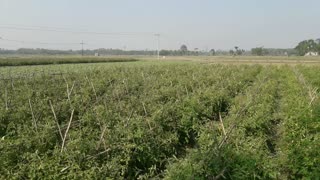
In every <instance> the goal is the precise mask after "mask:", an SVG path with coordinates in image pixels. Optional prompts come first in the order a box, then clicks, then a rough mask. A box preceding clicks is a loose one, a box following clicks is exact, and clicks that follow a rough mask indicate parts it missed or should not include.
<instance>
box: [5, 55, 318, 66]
mask: <svg viewBox="0 0 320 180" xmlns="http://www.w3.org/2000/svg"><path fill="white" fill-rule="evenodd" d="M133 61H160V62H163V61H164V62H171V61H174V62H176V61H182V62H200V63H218V64H293V65H295V64H305V65H317V64H320V57H318V56H316V57H300V56H291V57H286V56H235V57H233V56H168V57H165V58H163V57H161V58H160V60H158V59H157V57H156V56H100V57H94V56H85V57H81V56H21V57H20V56H7V57H4V56H3V57H0V66H24V65H50V64H79V63H104V62H133Z"/></svg>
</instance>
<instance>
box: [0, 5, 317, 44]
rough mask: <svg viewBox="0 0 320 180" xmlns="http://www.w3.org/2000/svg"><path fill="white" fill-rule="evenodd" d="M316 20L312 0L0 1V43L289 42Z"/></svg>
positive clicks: (310, 30)
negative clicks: (158, 35) (157, 35)
mask: <svg viewBox="0 0 320 180" xmlns="http://www.w3.org/2000/svg"><path fill="white" fill-rule="evenodd" d="M319 18H320V1H319V0H241V1H240V0H197V1H196V0H90V1H89V0H54V1H53V0H0V37H1V38H2V39H0V48H5V49H17V48H22V47H24V48H47V49H80V48H81V45H80V42H82V41H83V42H84V43H85V44H84V47H85V48H86V49H96V48H117V49H125V50H145V49H150V50H151V49H157V45H158V41H157V37H156V36H155V34H158V33H159V34H160V38H159V39H160V49H179V47H180V46H181V45H182V44H186V45H187V47H188V48H189V49H191V50H192V49H194V48H199V49H200V50H210V49H212V48H214V49H216V50H218V49H221V50H229V49H232V48H233V47H234V46H239V47H240V48H242V49H251V48H253V47H260V46H264V47H267V48H293V47H295V46H296V45H297V43H298V42H300V41H302V40H305V39H315V38H320V21H319ZM9 40H10V41H9Z"/></svg>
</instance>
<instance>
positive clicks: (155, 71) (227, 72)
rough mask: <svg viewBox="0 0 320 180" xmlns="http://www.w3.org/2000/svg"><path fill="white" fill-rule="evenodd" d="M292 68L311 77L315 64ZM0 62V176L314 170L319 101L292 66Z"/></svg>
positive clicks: (308, 174) (190, 175)
mask: <svg viewBox="0 0 320 180" xmlns="http://www.w3.org/2000/svg"><path fill="white" fill-rule="evenodd" d="M297 69H298V70H299V71H300V72H301V74H303V75H305V77H306V78H305V79H306V81H307V82H310V84H311V85H312V86H315V87H318V86H319V85H320V81H319V80H318V79H319V78H318V77H319V73H318V72H320V71H319V69H318V68H313V67H299V68H297ZM0 70H1V76H0V77H1V80H0V138H1V139H0V151H1V155H0V178H1V179H8V178H9V179H162V178H164V179H213V178H227V179H290V178H291V179H297V178H298V179H299V178H306V179H307V178H310V179H315V178H317V177H318V175H319V169H320V168H319V164H320V162H319V158H317V157H318V156H319V155H320V154H319V152H320V151H319V150H318V149H319V148H317V147H318V146H319V130H320V129H319V121H318V118H317V117H319V115H320V111H319V108H320V101H319V100H318V99H315V100H314V101H313V103H312V104H311V105H309V102H310V99H309V95H308V94H309V89H308V88H304V84H303V83H302V81H299V80H300V79H299V77H300V76H298V75H296V74H295V73H294V72H295V71H294V70H295V69H293V68H292V67H286V66H281V67H276V66H274V67H273V66H257V65H250V66H245V65H240V66H239V65H236V66H232V65H229V66H224V65H207V64H206V65H203V64H196V63H148V62H144V63H139V62H137V63H106V64H90V65H89V64H86V65H83V64H69V65H56V66H30V67H28V68H26V67H1V68H0ZM52 72H54V74H57V75H52ZM14 75H15V76H17V77H15V76H14ZM18 75H19V76H18ZM316 93H317V92H316ZM51 105H52V106H51ZM221 122H222V123H221ZM68 127H69V128H68ZM59 129H60V130H59ZM225 133H226V136H225V135H224V134H225ZM61 135H62V137H61ZM64 135H65V136H64ZM64 137H65V139H64ZM62 145H64V147H63V148H62Z"/></svg>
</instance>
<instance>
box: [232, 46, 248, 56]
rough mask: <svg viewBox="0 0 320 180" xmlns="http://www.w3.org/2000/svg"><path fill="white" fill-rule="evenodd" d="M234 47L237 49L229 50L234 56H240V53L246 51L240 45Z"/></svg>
mask: <svg viewBox="0 0 320 180" xmlns="http://www.w3.org/2000/svg"><path fill="white" fill-rule="evenodd" d="M234 49H235V50H230V51H229V53H230V54H231V55H233V56H237V55H238V56H240V55H242V54H243V53H244V52H245V50H244V49H239V47H238V46H235V47H234Z"/></svg>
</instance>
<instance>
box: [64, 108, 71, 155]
mask: <svg viewBox="0 0 320 180" xmlns="http://www.w3.org/2000/svg"><path fill="white" fill-rule="evenodd" d="M73 113H74V109H73V110H72V112H71V117H70V121H69V124H68V127H67V130H66V132H65V133H64V137H63V140H62V146H61V152H63V149H64V146H65V142H66V138H67V135H68V132H69V129H70V125H71V122H72V118H73Z"/></svg>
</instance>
